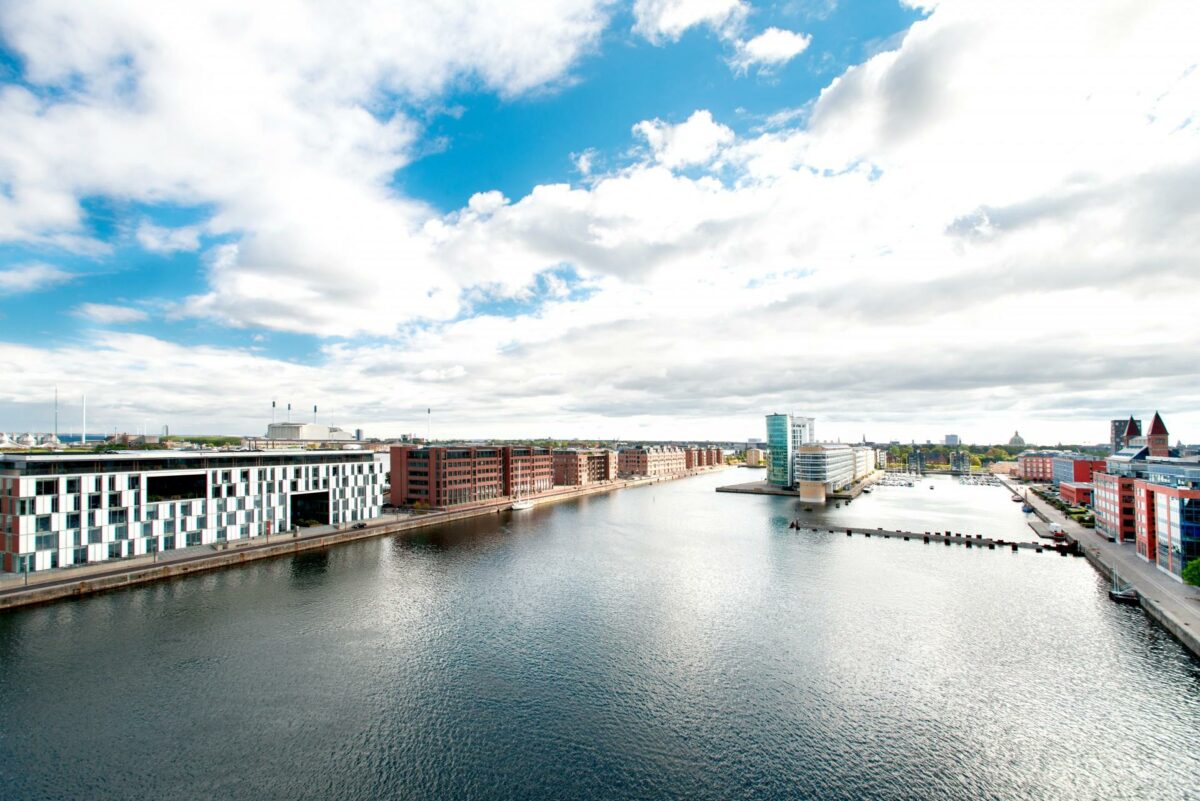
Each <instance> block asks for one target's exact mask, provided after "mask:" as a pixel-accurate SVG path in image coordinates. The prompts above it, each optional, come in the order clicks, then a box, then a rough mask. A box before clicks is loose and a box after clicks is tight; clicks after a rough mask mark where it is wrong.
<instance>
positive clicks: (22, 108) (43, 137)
mask: <svg viewBox="0 0 1200 801" xmlns="http://www.w3.org/2000/svg"><path fill="white" fill-rule="evenodd" d="M607 15H608V3H607V2H606V0H554V1H553V2H547V3H539V4H537V5H536V6H533V5H520V4H517V5H512V4H507V5H495V4H493V5H487V4H485V5H483V6H479V5H478V4H469V3H459V2H452V1H451V0H445V1H444V2H435V3H427V4H423V5H420V4H419V5H414V6H411V7H406V8H405V9H404V10H403V13H399V12H398V11H397V10H396V9H395V8H394V7H392V5H391V4H389V3H384V2H367V3H360V4H356V5H355V6H354V7H353V8H349V9H348V8H347V7H346V6H345V5H344V4H340V3H332V2H312V3H303V4H295V3H291V2H286V0H276V1H275V2H261V3H255V4H254V6H253V8H250V7H248V6H246V5H245V4H244V3H240V2H235V0H214V2H209V3H204V4H200V5H192V6H187V7H170V8H168V7H167V6H164V5H163V4H161V3H157V2H153V0H131V2H128V3H120V4H117V3H100V2H98V3H88V4H85V5H83V6H80V5H78V4H77V3H73V2H70V1H69V0H47V1H46V2H44V3H38V4H35V5H30V4H4V5H2V6H0V35H2V36H3V38H4V40H5V43H6V45H7V46H9V47H10V48H11V49H12V50H13V51H14V52H16V53H17V54H18V56H19V58H20V61H21V63H22V64H23V65H24V67H25V70H26V75H25V77H26V78H27V79H28V80H29V81H30V82H32V83H34V84H35V85H41V86H48V87H51V88H54V89H56V90H57V91H53V92H38V93H35V92H33V91H30V90H29V89H26V88H25V87H24V86H21V85H18V84H8V85H5V86H0V141H3V142H4V147H3V148H2V149H0V187H3V188H4V191H0V242H3V241H17V242H25V243H37V244H44V243H58V244H60V245H62V246H70V247H73V248H74V249H77V250H81V251H89V252H94V251H95V249H96V248H98V247H102V246H103V245H102V244H101V243H97V242H96V241H95V240H93V239H90V238H89V236H88V234H87V230H88V229H87V227H86V226H85V225H84V224H83V222H84V220H83V212H82V210H81V207H80V205H79V199H80V198H82V197H85V196H94V195H108V196H113V197H116V198H120V199H126V200H132V201H135V202H145V203H151V204H157V203H165V204H172V203H182V204H187V205H194V206H208V207H211V208H212V209H213V214H212V217H211V218H210V219H208V220H206V221H205V222H204V223H203V228H204V230H205V232H206V233H209V234H212V235H214V236H218V237H222V238H223V239H224V240H226V241H227V242H228V241H233V242H236V246H234V247H229V246H227V245H222V246H219V247H218V248H217V250H216V252H213V253H211V254H209V255H208V257H207V260H208V263H209V264H210V273H209V286H208V288H207V290H206V291H205V292H203V293H201V294H199V295H198V296H197V297H195V298H193V299H192V300H191V301H190V302H189V303H188V304H187V305H186V308H187V309H189V310H191V311H192V312H194V313H202V314H205V315H210V316H213V317H215V318H217V319H220V320H225V321H228V322H229V323H232V324H237V325H263V326H270V327H282V328H286V329H288V330H309V331H317V332H319V333H326V334H332V333H338V332H343V331H345V330H346V328H347V326H348V325H349V326H351V327H352V328H353V330H357V331H364V332H370V333H373V334H388V333H392V332H394V331H395V329H396V326H397V325H398V324H401V323H403V322H404V321H407V320H411V319H415V318H420V317H429V318H434V319H440V318H446V317H451V316H453V315H454V314H455V313H456V311H457V306H456V298H457V297H458V296H459V294H460V292H461V291H462V289H463V286H462V285H461V284H460V282H459V279H458V277H457V276H455V275H453V274H451V273H449V272H447V271H446V270H445V269H444V268H443V267H442V266H441V265H440V264H439V263H438V261H437V260H436V259H435V258H433V256H432V254H431V253H430V252H429V251H428V247H427V243H425V242H424V241H423V240H422V238H421V236H420V232H421V229H422V227H423V225H424V224H425V222H426V221H427V220H428V217H429V213H430V212H429V209H428V208H426V207H425V206H424V205H423V204H421V203H417V202H413V201H411V200H407V199H405V198H402V197H398V196H396V194H395V193H394V192H393V191H392V190H391V189H390V188H389V187H388V184H389V182H390V181H391V179H392V177H393V175H394V173H395V171H396V170H398V169H400V168H401V167H403V166H404V165H405V164H406V163H407V162H408V161H409V159H410V158H411V157H412V153H413V152H414V151H416V150H418V149H419V147H420V145H419V144H418V139H419V137H420V133H421V127H420V123H419V122H418V121H417V120H416V119H410V118H409V117H407V116H405V115H404V114H403V113H391V112H390V111H389V110H388V109H389V106H390V107H395V106H397V105H414V106H419V105H420V104H422V103H426V102H428V103H431V104H433V105H438V98H439V95H440V93H441V92H443V90H445V89H446V88H447V87H448V86H460V85H464V84H465V85H470V86H477V87H479V88H481V89H486V90H490V91H494V92H496V93H498V94H500V95H502V96H505V97H509V96H514V95H519V94H522V93H526V92H532V91H538V90H541V89H545V88H548V87H549V88H552V87H554V86H557V85H559V84H561V83H563V82H566V81H569V80H570V71H571V68H572V66H573V65H574V64H575V63H576V62H577V61H578V59H579V58H580V57H581V56H582V55H583V54H585V53H587V52H589V51H590V50H591V49H592V48H593V47H594V46H595V43H596V41H597V37H598V36H599V34H600V32H601V30H602V29H603V27H604V25H605V24H606V22H607ZM530 42H536V43H537V46H536V47H531V46H530V45H529V43H530ZM396 98H398V99H399V101H400V102H399V103H397V102H395V100H394V99H396ZM389 99H391V100H389ZM197 233H198V232H196V231H195V230H192V229H185V230H183V231H175V232H171V233H170V234H167V233H165V232H163V231H162V230H161V229H156V228H153V227H143V228H142V229H141V230H140V231H139V239H140V241H141V242H142V244H143V245H144V246H146V247H149V248H152V249H158V250H179V249H187V248H192V247H194V246H195V244H198V240H197V239H196V238H195V236H196V234H197ZM256 295H257V296H258V297H255V296H256Z"/></svg>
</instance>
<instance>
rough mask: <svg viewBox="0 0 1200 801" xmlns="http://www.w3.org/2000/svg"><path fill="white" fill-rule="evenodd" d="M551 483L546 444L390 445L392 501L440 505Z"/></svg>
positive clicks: (502, 495)
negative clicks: (524, 445) (539, 445)
mask: <svg viewBox="0 0 1200 801" xmlns="http://www.w3.org/2000/svg"><path fill="white" fill-rule="evenodd" d="M553 485H554V465H553V459H552V457H551V455H550V451H549V450H548V449H546V448H531V447H513V446H469V445H462V446H444V447H431V448H417V447H412V446H407V445H404V446H398V447H394V448H392V492H391V502H392V505H393V506H414V505H417V504H420V505H422V506H425V507H428V508H445V507H448V506H462V505H466V504H475V503H485V502H487V501H495V500H500V499H503V498H506V497H511V496H512V495H513V494H514V493H515V492H518V491H519V492H520V494H521V496H522V497H525V496H529V495H536V494H537V493H539V492H545V491H546V490H549V489H551V488H552V487H553Z"/></svg>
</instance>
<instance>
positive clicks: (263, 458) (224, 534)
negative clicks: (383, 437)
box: [0, 450, 384, 573]
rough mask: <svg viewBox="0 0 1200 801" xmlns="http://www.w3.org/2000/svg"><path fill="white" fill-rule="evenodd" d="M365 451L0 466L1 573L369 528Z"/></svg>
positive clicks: (372, 471)
mask: <svg viewBox="0 0 1200 801" xmlns="http://www.w3.org/2000/svg"><path fill="white" fill-rule="evenodd" d="M383 487H384V472H383V469H382V467H381V466H380V465H379V464H378V462H377V461H376V459H375V457H374V454H372V453H371V452H370V451H361V450H360V451H252V452H246V451H227V452H212V451H206V452H200V451H120V452H113V453H104V454H4V455H0V560H2V567H3V570H4V571H6V572H10V573H21V572H25V571H31V572H32V571H36V570H48V569H51V568H55V567H66V566H68V565H78V564H84V563H92V562H102V561H105V560H107V559H119V558H123V557H130V556H142V555H145V554H150V553H155V552H157V551H169V550H173V549H176V548H186V547H190V546H195V545H209V544H212V543H218V542H225V541H228V540H239V539H245V538H248V537H258V536H262V535H265V534H272V533H276V532H279V531H283V530H287V529H290V528H291V527H293V526H297V525H306V524H340V523H350V522H355V521H359V520H366V519H368V518H372V517H376V516H378V515H379V514H380V512H381V509H382V506H383V499H384V496H383Z"/></svg>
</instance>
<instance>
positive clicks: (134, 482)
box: [129, 476, 142, 490]
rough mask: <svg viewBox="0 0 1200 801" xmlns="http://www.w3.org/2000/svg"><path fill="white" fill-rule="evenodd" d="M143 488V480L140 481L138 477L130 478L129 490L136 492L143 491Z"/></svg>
mask: <svg viewBox="0 0 1200 801" xmlns="http://www.w3.org/2000/svg"><path fill="white" fill-rule="evenodd" d="M141 488H142V481H141V479H139V478H138V477H137V476H130V477H129V489H131V490H135V489H141Z"/></svg>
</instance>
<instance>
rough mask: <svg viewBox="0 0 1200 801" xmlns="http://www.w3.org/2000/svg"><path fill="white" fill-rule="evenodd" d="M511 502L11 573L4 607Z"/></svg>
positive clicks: (565, 495) (0, 594) (610, 486)
mask: <svg viewBox="0 0 1200 801" xmlns="http://www.w3.org/2000/svg"><path fill="white" fill-rule="evenodd" d="M724 469H727V468H726V466H725V465H717V466H714V467H704V468H698V469H695V470H690V471H688V472H686V473H679V474H675V475H669V476H654V477H644V478H628V479H617V480H616V481H610V482H605V483H603V484H592V485H589V486H583V487H555V488H554V489H552V490H549V491H547V492H544V493H542V494H540V495H537V496H535V497H533V498H530V499H529V500H532V501H533V502H534V505H535V506H542V505H545V504H550V503H556V502H559V501H566V500H571V499H573V498H580V497H584V496H586V495H596V494H601V493H607V492H613V491H615V490H620V489H626V488H629V487H640V486H646V485H649V484H657V483H660V482H663V481H673V480H675V479H680V478H689V477H692V476H696V475H702V474H706V473H710V472H714V471H718V470H724ZM511 506H512V498H503V499H500V500H496V501H489V502H487V503H481V504H475V505H472V506H469V507H465V508H457V509H449V510H442V511H433V512H426V513H423V514H412V513H401V514H386V515H382V516H380V517H377V518H374V519H373V520H369V521H366V523H367V525H366V526H365V527H363V528H354V527H353V526H352V525H350V524H344V525H341V526H329V525H326V526H313V527H312V528H307V529H301V530H300V531H298V532H296V533H294V534H293V533H279V534H272V535H269V536H261V537H253V538H251V539H247V540H232V541H230V542H227V543H224V544H222V545H219V546H217V545H201V546H196V547H193V548H182V549H178V550H173V551H166V552H163V553H159V554H157V555H154V556H140V557H136V558H134V559H122V560H119V561H111V562H108V561H106V562H97V563H95V564H91V565H85V566H81V567H74V568H66V569H63V570H54V571H43V572H39V573H34V574H32V575H29V576H11V575H10V576H6V577H4V578H3V579H0V610H4V609H9V608H14V607H19V606H28V605H31V604H40V603H47V602H50V601H56V600H60V599H63V598H71V597H78V596H83V595H90V594H92V593H95V592H104V591H107V590H113V589H119V588H122V587H129V586H133V585H136V584H145V583H148V582H153V581H161V580H164V579H169V578H175V577H178V576H184V575H188V574H191V573H198V572H202V571H206V570H216V569H219V568H223V567H231V566H233V565H238V564H244V563H246V562H252V561H256V560H259V559H270V558H274V557H277V556H286V555H288V554H293V553H298V552H301V551H309V550H314V549H319V548H328V547H330V546H333V545H338V544H341V543H345V542H352V541H354V540H361V539H366V538H369V537H381V536H387V535H391V534H400V533H404V532H407V531H414V530H418V529H422V528H428V527H430V526H436V525H440V524H442V523H450V522H454V521H457V520H467V519H470V518H473V517H481V516H484V515H493V514H500V513H503V512H505V511H507V510H508V509H509V507H511Z"/></svg>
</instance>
